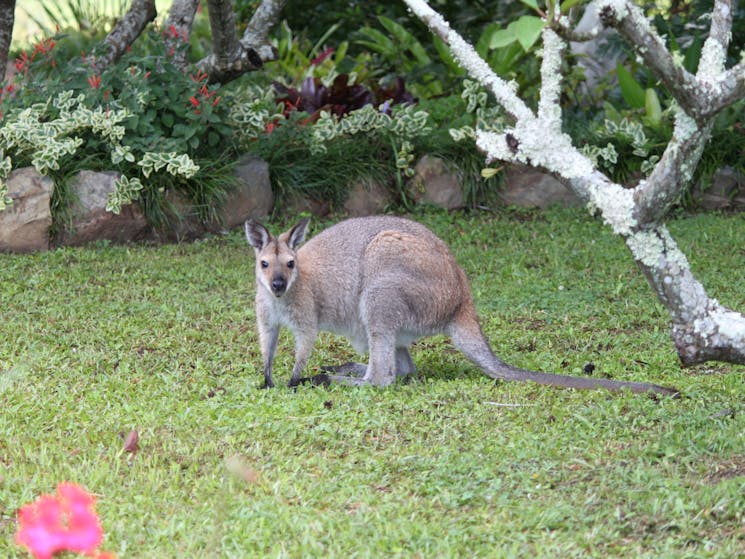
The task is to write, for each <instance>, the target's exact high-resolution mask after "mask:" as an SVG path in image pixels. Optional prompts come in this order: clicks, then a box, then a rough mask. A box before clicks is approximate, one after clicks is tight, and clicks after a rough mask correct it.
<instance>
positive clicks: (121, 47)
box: [93, 0, 157, 73]
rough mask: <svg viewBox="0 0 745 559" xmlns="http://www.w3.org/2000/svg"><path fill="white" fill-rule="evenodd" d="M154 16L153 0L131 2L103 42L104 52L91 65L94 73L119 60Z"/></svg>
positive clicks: (133, 0)
mask: <svg viewBox="0 0 745 559" xmlns="http://www.w3.org/2000/svg"><path fill="white" fill-rule="evenodd" d="M156 15H157V12H156V10H155V0H132V5H131V6H130V8H129V11H128V12H127V13H126V14H124V15H123V16H122V17H121V19H119V21H117V22H116V25H115V26H114V28H113V29H112V30H111V32H110V33H109V34H108V35H107V36H106V38H105V39H104V40H103V44H104V46H105V47H106V51H105V53H104V54H103V55H101V56H97V57H96V58H95V61H94V63H93V67H94V69H95V71H96V72H98V73H100V72H102V71H103V70H104V69H105V68H106V67H107V66H110V65H111V64H113V63H114V62H116V61H117V60H119V58H121V56H122V55H123V54H124V53H125V52H126V50H127V48H128V47H129V46H130V45H131V44H132V43H133V42H134V41H135V39H137V37H139V36H140V33H142V31H143V29H145V26H147V24H148V23H150V22H151V21H153V20H154V19H155V16H156Z"/></svg>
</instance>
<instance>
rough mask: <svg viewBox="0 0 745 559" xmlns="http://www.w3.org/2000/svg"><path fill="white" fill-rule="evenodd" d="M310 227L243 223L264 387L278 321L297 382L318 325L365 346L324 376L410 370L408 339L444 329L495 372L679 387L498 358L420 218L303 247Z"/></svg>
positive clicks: (330, 232) (454, 268)
mask: <svg viewBox="0 0 745 559" xmlns="http://www.w3.org/2000/svg"><path fill="white" fill-rule="evenodd" d="M307 227H308V220H307V219H305V220H301V221H300V222H299V223H298V224H297V225H295V226H294V227H293V228H292V229H290V230H289V231H287V232H285V233H283V234H282V235H280V236H279V237H277V238H275V237H273V236H272V235H271V234H270V233H269V231H268V230H267V229H266V228H265V227H264V226H263V225H261V224H260V223H258V222H256V221H252V220H249V221H247V222H246V224H245V229H246V238H247V240H248V242H249V244H251V246H253V247H254V249H255V252H256V318H257V324H258V330H259V340H260V344H261V353H262V356H263V366H264V379H265V386H266V387H271V386H274V383H273V381H272V362H273V360H274V354H275V351H276V347H277V337H278V334H279V329H280V327H281V326H284V327H286V328H289V329H290V330H291V331H292V333H293V335H294V337H295V365H294V367H293V369H292V378H291V379H290V383H289V384H290V385H291V386H294V385H296V384H298V382H299V381H300V378H301V373H302V371H303V368H304V367H305V364H306V363H307V360H308V357H309V356H310V352H311V350H312V349H313V345H314V343H315V340H316V337H317V336H318V333H319V332H320V331H331V332H335V333H337V334H341V335H343V336H345V337H347V338H348V339H349V340H350V341H351V343H352V345H353V346H354V348H355V349H356V350H357V351H358V352H360V353H362V354H364V353H367V352H369V362H368V363H367V364H366V365H363V364H348V365H346V366H342V367H331V368H325V370H329V371H331V372H335V373H346V374H347V375H346V376H342V375H330V377H329V378H331V379H332V380H334V381H338V382H343V383H346V384H373V385H375V386H387V385H389V384H391V383H393V382H394V381H395V379H396V376H397V374H398V375H399V376H401V375H407V374H410V373H412V372H414V370H415V367H414V362H413V361H412V359H411V355H410V354H409V346H410V345H411V344H412V342H414V341H415V340H417V339H419V338H421V337H424V336H430V335H433V334H441V333H444V334H447V335H449V336H450V338H451V339H452V341H453V344H454V345H455V346H456V347H457V348H458V349H460V350H461V351H462V352H463V353H464V354H465V355H466V357H468V358H469V359H470V360H471V361H472V362H474V363H475V364H476V365H478V366H479V367H480V368H481V369H482V370H483V371H484V372H485V373H486V374H487V375H488V376H490V377H491V378H494V379H500V380H517V381H525V380H529V381H533V382H537V383H540V384H548V385H552V386H564V387H569V388H607V389H610V390H623V389H628V390H631V391H634V392H642V393H646V392H655V393H660V394H667V395H677V394H678V392H677V391H676V390H675V389H672V388H666V387H662V386H657V385H654V384H647V383H640V382H623V381H613V380H608V379H601V378H589V377H588V378H585V377H570V376H564V375H555V374H550V373H539V372H535V371H529V370H526V369H520V368H517V367H513V366H511V365H508V364H506V363H504V362H503V361H501V360H500V359H499V358H497V357H496V356H495V355H494V353H493V352H492V350H491V348H490V346H489V343H488V342H487V340H486V338H485V337H484V335H483V333H482V331H481V327H480V325H479V321H478V316H477V315H476V310H475V308H474V305H473V300H472V297H471V291H470V288H469V285H468V280H467V278H466V275H465V273H464V272H463V270H462V269H461V268H460V266H458V264H457V262H456V261H455V258H454V257H453V256H452V254H451V252H450V250H449V249H448V247H447V246H446V245H445V243H444V242H443V241H442V240H441V239H439V238H438V237H437V236H436V235H435V234H434V233H432V232H431V231H430V230H429V229H427V228H426V227H424V226H423V225H421V224H419V223H416V222H414V221H410V220H408V219H403V218H399V217H392V216H374V217H364V218H354V219H348V220H346V221H342V222H340V223H338V224H336V225H334V226H332V227H330V228H328V229H326V230H325V231H322V232H321V233H319V234H318V235H316V236H315V237H314V238H312V239H311V240H310V241H308V242H307V243H306V244H305V245H303V246H300V245H301V243H302V242H303V239H304V238H305V233H306V231H307ZM298 247H299V248H298ZM363 373H364V374H363Z"/></svg>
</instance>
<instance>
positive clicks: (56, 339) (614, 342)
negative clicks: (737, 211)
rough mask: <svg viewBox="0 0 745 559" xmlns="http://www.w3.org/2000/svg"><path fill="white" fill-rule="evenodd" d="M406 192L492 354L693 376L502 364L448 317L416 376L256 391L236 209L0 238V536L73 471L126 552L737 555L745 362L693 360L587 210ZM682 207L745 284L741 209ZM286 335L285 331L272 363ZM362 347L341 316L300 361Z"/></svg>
mask: <svg viewBox="0 0 745 559" xmlns="http://www.w3.org/2000/svg"><path fill="white" fill-rule="evenodd" d="M416 218H417V219H419V220H420V221H422V222H424V223H426V224H428V225H429V226H431V227H432V228H433V229H434V230H435V231H437V232H438V233H439V234H440V235H442V236H443V238H445V239H446V240H447V242H448V243H449V244H450V245H451V246H452V248H453V251H454V253H455V254H456V255H457V258H458V260H459V261H460V262H461V264H462V265H463V266H464V267H465V269H466V271H467V273H468V275H469V277H470V279H471V283H472V287H473V292H474V296H475V299H476V302H477V306H478V308H479V311H480V314H481V316H482V319H483V327H484V330H485V332H486V334H487V336H488V337H489V338H490V339H491V340H492V342H493V345H494V348H495V350H496V351H497V353H498V354H500V355H501V356H502V357H504V358H505V359H507V360H508V361H510V362H513V363H515V364H518V365H524V366H528V367H533V368H540V369H543V370H555V371H558V372H565V373H572V374H582V370H583V368H584V367H585V365H586V364H587V363H590V362H592V363H594V365H595V371H594V373H593V374H598V375H610V376H612V377H614V378H619V379H621V378H623V379H635V380H648V381H654V382H658V383H663V384H669V385H674V386H676V387H678V388H680V389H681V391H682V392H683V395H684V396H683V398H682V399H680V400H667V399H664V400H660V401H654V400H651V399H649V398H646V397H642V396H638V395H631V394H621V395H612V394H608V393H605V392H573V391H567V390H554V389H550V388H546V387H539V386H535V385H530V384H505V383H494V382H492V381H490V380H489V379H488V378H486V377H485V376H484V375H482V374H481V373H480V372H479V371H478V370H477V369H476V368H475V367H474V366H473V365H471V364H470V363H468V362H467V361H466V360H465V359H464V358H463V356H462V355H460V354H458V353H456V352H453V351H452V350H451V349H450V346H449V345H448V343H447V341H446V340H445V339H444V338H431V339H428V340H424V341H422V342H420V343H417V344H416V346H415V348H414V351H413V356H414V359H415V361H416V363H417V366H418V367H419V369H420V372H419V373H418V374H417V375H416V376H415V377H414V378H413V379H411V381H410V382H408V383H406V384H398V385H395V386H392V387H390V388H388V389H384V390H378V389H362V390H357V389H350V388H342V387H334V388H331V389H318V388H309V387H301V388H299V389H298V390H297V391H290V390H288V389H286V388H283V387H282V388H277V389H274V390H271V391H262V390H259V389H258V386H259V385H260V382H261V373H260V363H259V361H260V357H259V353H258V343H257V340H256V335H255V333H254V326H253V321H254V314H253V302H252V299H253V296H252V295H253V293H252V292H253V280H252V276H253V257H252V253H251V250H250V249H249V248H248V247H247V246H246V245H245V241H244V240H243V239H242V238H241V237H240V236H239V235H238V234H237V233H235V234H231V235H229V236H227V237H218V238H213V239H209V240H206V241H203V242H198V243H194V244H181V245H171V246H162V247H152V246H123V247H106V246H103V245H101V246H91V247H89V248H82V249H59V250H55V251H51V252H48V253H43V254H36V255H28V256H20V255H0V260H1V261H2V262H1V263H2V265H1V266H0V298H1V299H2V301H4V302H7V303H4V306H3V320H2V324H0V402H2V405H1V406H0V556H3V557H8V558H9V559H10V558H19V559H20V558H21V557H26V555H25V554H24V553H22V552H21V550H20V549H18V548H16V547H15V546H14V544H13V533H14V530H15V521H14V519H15V513H16V510H17V509H18V508H19V507H20V506H21V505H23V504H24V503H27V502H30V501H32V500H33V499H34V498H36V497H37V496H38V495H39V494H40V493H44V492H50V491H53V489H54V487H55V486H56V484H57V483H58V482H59V481H62V480H70V481H74V482H77V483H80V484H82V485H83V486H85V487H86V488H87V489H88V490H89V491H91V492H93V493H95V494H96V495H98V499H99V503H98V507H97V508H98V511H99V513H100V514H101V517H102V523H103V527H104V530H105V532H106V539H105V541H104V543H103V545H102V547H103V548H105V549H107V550H111V551H115V552H117V553H118V555H119V557H299V556H303V557H382V556H385V557H416V556H422V557H495V556H500V557H526V556H531V557H547V558H548V557H551V558H554V557H602V558H609V557H619V558H627V557H649V558H657V557H690V558H694V557H695V558H697V559H698V558H702V557H704V558H705V557H717V558H731V557H737V556H739V554H741V553H742V550H743V547H744V545H745V534H743V531H742V526H743V522H744V521H745V518H744V517H743V511H745V497H744V496H745V462H744V461H743V456H745V448H744V447H743V438H742V435H743V430H744V429H745V408H744V407H743V398H742V394H743V391H744V390H745V376H744V375H743V368H742V367H737V366H732V365H721V364H720V365H717V364H711V365H707V366H704V367H699V368H694V369H690V370H681V368H680V367H679V364H678V362H677V360H676V357H675V353H674V351H673V348H672V347H671V343H670V339H669V335H668V317H667V316H666V313H665V312H664V310H663V309H662V308H661V306H659V305H657V304H655V303H654V297H653V295H652V294H651V293H650V290H649V288H648V286H647V284H646V283H645V281H644V279H643V278H642V277H641V275H640V273H639V272H638V271H637V270H636V269H635V268H634V267H633V265H632V264H631V260H630V259H629V258H628V255H627V254H626V250H625V248H624V246H623V243H622V242H621V241H620V240H619V239H618V238H616V237H614V236H613V235H612V234H611V233H610V232H609V231H607V230H606V229H604V228H603V227H602V226H601V225H599V224H598V223H597V222H596V221H594V220H592V219H591V218H589V217H587V216H586V215H585V214H584V212H582V211H580V210H576V211H573V212H570V211H564V212H553V213H548V214H540V215H539V214H505V215H491V214H490V215H487V214H483V215H466V214H445V213H426V214H419V215H417V216H416ZM286 225H287V224H274V226H273V229H275V230H278V229H281V228H282V227H285V226H286ZM323 225H325V224H323ZM323 225H322V224H318V223H316V224H314V227H315V228H316V229H318V228H320V227H322V226H323ZM670 229H671V231H672V233H673V234H674V235H675V237H676V238H677V239H679V241H680V244H681V248H682V249H683V250H684V251H685V252H686V253H687V254H689V255H691V261H692V266H693V268H694V270H695V272H696V274H697V275H699V276H700V277H701V279H702V280H703V281H704V282H705V283H706V285H707V286H709V287H710V288H711V291H712V293H713V294H714V295H716V297H717V298H718V299H720V300H721V301H722V303H724V304H726V305H728V306H731V307H735V308H742V307H743V306H744V305H745V299H743V294H744V293H745V283H743V275H742V267H743V262H744V261H743V259H744V258H745V255H744V254H743V252H742V251H741V250H737V249H736V250H733V248H732V247H739V246H741V243H740V240H741V239H742V238H743V236H745V220H743V218H742V216H735V215H731V216H716V215H705V216H698V217H694V218H684V219H679V220H676V221H673V222H672V223H670ZM291 350H292V341H291V339H290V338H289V337H288V336H283V337H282V338H281V342H280V349H279V354H278V359H277V363H276V367H277V369H276V378H277V379H278V380H282V379H287V378H289V369H290V368H291V364H292V355H291ZM351 356H352V354H351V350H350V348H349V346H348V345H347V344H346V343H343V342H342V341H341V340H340V339H338V338H335V337H332V336H328V335H325V336H322V337H321V339H320V340H319V342H318V344H317V351H316V353H315V354H314V355H313V357H312V360H311V363H310V368H311V370H316V369H317V367H318V366H319V364H321V363H329V362H331V363H339V362H343V361H346V360H348V359H349V358H350V357H351ZM130 429H136V430H137V431H138V432H139V434H140V451H139V452H138V453H137V454H135V455H131V454H129V453H127V452H125V451H124V450H123V444H124V443H123V440H122V438H121V436H120V433H126V432H128V431H129V430H130ZM231 472H232V473H231Z"/></svg>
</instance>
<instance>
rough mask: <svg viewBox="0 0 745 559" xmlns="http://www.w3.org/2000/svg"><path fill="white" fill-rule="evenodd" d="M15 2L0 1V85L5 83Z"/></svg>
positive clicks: (10, 0)
mask: <svg viewBox="0 0 745 559" xmlns="http://www.w3.org/2000/svg"><path fill="white" fill-rule="evenodd" d="M15 8H16V0H0V83H3V81H5V70H6V69H7V64H8V51H9V50H10V41H11V39H12V37H13V21H14V18H15Z"/></svg>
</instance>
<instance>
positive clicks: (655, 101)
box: [644, 87, 662, 125]
mask: <svg viewBox="0 0 745 559" xmlns="http://www.w3.org/2000/svg"><path fill="white" fill-rule="evenodd" d="M644 107H645V109H646V112H647V118H648V119H649V122H650V123H652V124H654V125H657V124H659V123H660V121H661V120H662V107H661V106H660V98H659V97H657V93H656V92H655V90H654V89H652V88H651V87H650V88H648V89H647V91H646V92H645V103H644Z"/></svg>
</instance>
